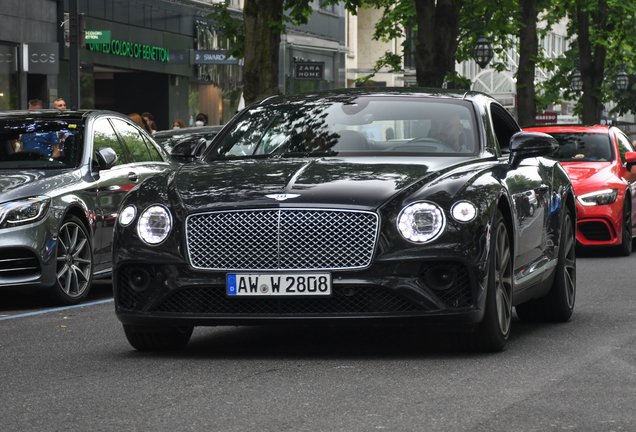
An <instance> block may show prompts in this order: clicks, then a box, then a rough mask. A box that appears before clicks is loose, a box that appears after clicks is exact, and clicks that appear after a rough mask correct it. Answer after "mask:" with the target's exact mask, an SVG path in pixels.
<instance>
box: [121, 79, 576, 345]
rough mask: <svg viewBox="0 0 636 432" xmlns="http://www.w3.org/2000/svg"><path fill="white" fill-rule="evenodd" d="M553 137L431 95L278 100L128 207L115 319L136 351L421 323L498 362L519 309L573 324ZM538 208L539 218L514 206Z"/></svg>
mask: <svg viewBox="0 0 636 432" xmlns="http://www.w3.org/2000/svg"><path fill="white" fill-rule="evenodd" d="M556 149H557V143H556V142H555V140H554V139H553V138H552V137H550V136H549V135H546V134H542V133H533V132H522V131H521V130H520V128H519V126H518V125H517V123H516V122H515V120H514V119H513V118H512V117H511V116H510V115H509V113H508V112H507V111H506V110H505V109H504V108H503V107H502V106H501V105H500V104H499V103H498V102H497V101H496V100H494V99H492V98H491V97H489V96H487V95H484V94H480V93H471V92H468V93H465V92H452V91H442V90H434V89H413V88H408V89H404V88H402V89H386V88H385V89H345V90H337V91H329V92H321V93H312V94H304V95H291V96H286V97H281V96H277V97H272V98H269V99H266V100H264V101H262V102H259V103H256V104H254V105H252V106H250V107H248V108H247V109H245V110H243V111H242V112H241V113H239V114H238V115H237V116H236V117H235V118H234V119H232V121H231V122H230V123H229V124H228V125H226V127H224V128H223V129H222V130H221V132H220V133H219V134H218V136H217V137H216V138H215V139H214V141H212V143H211V144H210V146H209V148H208V149H207V150H206V152H205V153H204V154H203V156H202V158H201V159H200V160H197V161H195V162H192V163H190V164H185V165H182V166H181V167H180V168H179V169H178V170H177V171H176V172H166V173H164V174H159V175H156V176H153V177H152V178H149V179H148V180H146V181H144V182H143V183H142V184H140V185H139V186H138V187H136V188H135V189H133V190H132V191H131V193H130V194H129V195H127V196H126V197H125V199H124V200H123V202H122V204H121V207H120V211H119V216H118V219H117V223H116V226H115V232H114V238H113V260H114V276H113V277H114V296H115V306H116V313H117V317H118V318H119V320H120V321H121V322H122V323H123V326H124V331H125V334H126V336H127V338H128V341H129V342H130V344H131V345H132V346H133V347H134V348H136V349H139V350H166V349H177V348H182V347H184V346H185V345H186V344H187V343H188V341H189V339H190V337H191V335H192V331H193V328H194V327H195V326H218V325H265V324H286V325H310V324H318V323H328V324H344V323H363V324H378V323H396V322H399V323H404V324H407V325H408V324H415V323H424V324H432V325H436V326H440V327H441V328H442V329H444V330H448V331H454V332H456V331H459V334H460V339H461V341H462V342H463V344H464V346H465V347H466V348H468V349H473V350H479V351H498V350H501V349H503V347H504V345H505V344H506V341H507V340H508V337H509V335H510V328H511V317H512V308H513V306H514V307H515V308H516V311H517V314H518V316H519V317H520V318H521V319H522V320H544V321H567V320H568V319H569V318H570V317H571V315H572V312H573V309H574V300H575V293H576V259H575V241H574V239H575V227H576V206H575V196H574V192H573V189H572V185H571V183H570V180H569V178H568V176H567V175H566V173H565V172H564V170H563V168H562V167H561V166H560V165H559V163H558V162H557V161H556V160H554V159H552V158H550V155H551V154H552V153H553V152H554V151H555V150H556ZM528 192H530V194H531V195H533V196H534V197H535V199H536V208H535V209H534V211H533V212H528V211H527V209H525V208H521V207H520V200H518V199H516V198H515V197H518V196H520V195H522V194H523V195H524V196H525V194H527V193H528Z"/></svg>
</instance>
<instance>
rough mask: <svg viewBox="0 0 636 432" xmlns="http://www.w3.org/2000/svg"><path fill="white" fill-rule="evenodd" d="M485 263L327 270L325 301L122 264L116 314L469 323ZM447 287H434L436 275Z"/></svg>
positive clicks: (222, 321) (163, 322) (166, 320)
mask: <svg viewBox="0 0 636 432" xmlns="http://www.w3.org/2000/svg"><path fill="white" fill-rule="evenodd" d="M485 268H486V266H485V265H484V264H483V263H482V264H480V265H465V264H463V263H460V262H454V261H434V260H432V261H424V262H421V261H420V262H400V263H382V264H374V265H372V266H371V267H370V268H368V269H365V270H358V271H351V270H347V271H345V270H339V271H332V272H331V273H332V281H333V282H332V287H333V293H332V295H331V296H330V297H320V298H318V297H296V298H289V297H269V296H268V297H236V296H227V295H226V291H225V290H226V273H227V272H218V271H215V272H202V271H195V270H193V269H191V268H190V267H189V266H187V265H186V264H166V265H159V264H147V263H130V262H128V263H126V264H124V265H120V266H118V267H117V268H116V269H115V272H114V277H113V286H114V296H115V308H116V313H117V317H118V318H119V320H120V321H121V322H122V323H124V324H130V325H145V326H151V325H156V326H177V325H195V326H217V325H266V324H292V323H296V324H319V323H323V324H324V323H328V324H336V323H338V324H344V323H368V322H378V321H380V322H382V323H389V322H402V321H414V320H416V321H423V322H427V323H438V324H444V325H448V326H452V325H453V324H459V325H470V324H474V323H478V322H480V321H481V319H482V318H483V309H484V304H485V297H486V296H485V286H486V277H487V275H486V273H485ZM440 271H446V272H449V273H450V274H452V275H453V279H452V283H450V284H447V286H446V285H445V286H444V287H443V289H440V288H441V287H440V286H436V287H435V286H432V284H433V282H431V278H430V277H429V278H427V277H426V275H427V274H428V275H429V276H430V275H431V274H435V273H436V272H440Z"/></svg>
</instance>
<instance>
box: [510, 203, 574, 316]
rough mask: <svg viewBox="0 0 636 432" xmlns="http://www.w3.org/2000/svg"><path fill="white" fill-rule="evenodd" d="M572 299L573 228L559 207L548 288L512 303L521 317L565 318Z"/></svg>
mask: <svg viewBox="0 0 636 432" xmlns="http://www.w3.org/2000/svg"><path fill="white" fill-rule="evenodd" d="M575 301H576V231H575V227H574V223H573V222H572V217H571V216H570V210H569V209H568V208H567V207H565V208H564V211H563V226H562V229H561V239H560V241H559V257H558V263H557V266H556V269H555V276H554V281H553V282H552V287H551V288H550V292H548V294H547V295H546V296H544V297H541V298H539V299H537V300H532V301H529V302H527V303H523V304H520V305H517V306H516V307H515V309H516V311H517V316H519V318H520V319H522V320H523V321H528V322H535V321H551V322H566V321H568V320H569V319H570V318H571V317H572V313H573V312H574V302H575Z"/></svg>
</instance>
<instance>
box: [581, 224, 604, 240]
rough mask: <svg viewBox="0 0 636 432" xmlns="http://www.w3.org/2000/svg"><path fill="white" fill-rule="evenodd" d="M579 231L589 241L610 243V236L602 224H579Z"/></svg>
mask: <svg viewBox="0 0 636 432" xmlns="http://www.w3.org/2000/svg"><path fill="white" fill-rule="evenodd" d="M578 228H579V231H580V232H581V234H583V237H585V238H586V239H587V240H589V241H610V240H612V234H611V233H610V231H609V228H608V227H607V225H606V224H605V223H603V222H598V221H591V222H584V223H581V224H579V226H578Z"/></svg>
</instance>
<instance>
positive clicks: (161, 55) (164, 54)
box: [86, 39, 170, 63]
mask: <svg viewBox="0 0 636 432" xmlns="http://www.w3.org/2000/svg"><path fill="white" fill-rule="evenodd" d="M86 48H88V49H89V50H90V51H98V52H103V53H105V54H114V55H119V56H124V57H132V58H140V59H144V60H151V61H159V62H165V63H167V62H169V61H170V53H169V51H168V49H166V48H161V47H156V46H150V45H143V44H138V43H133V42H126V41H120V40H117V39H113V40H112V41H111V42H110V43H101V44H91V43H88V41H87V43H86Z"/></svg>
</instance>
